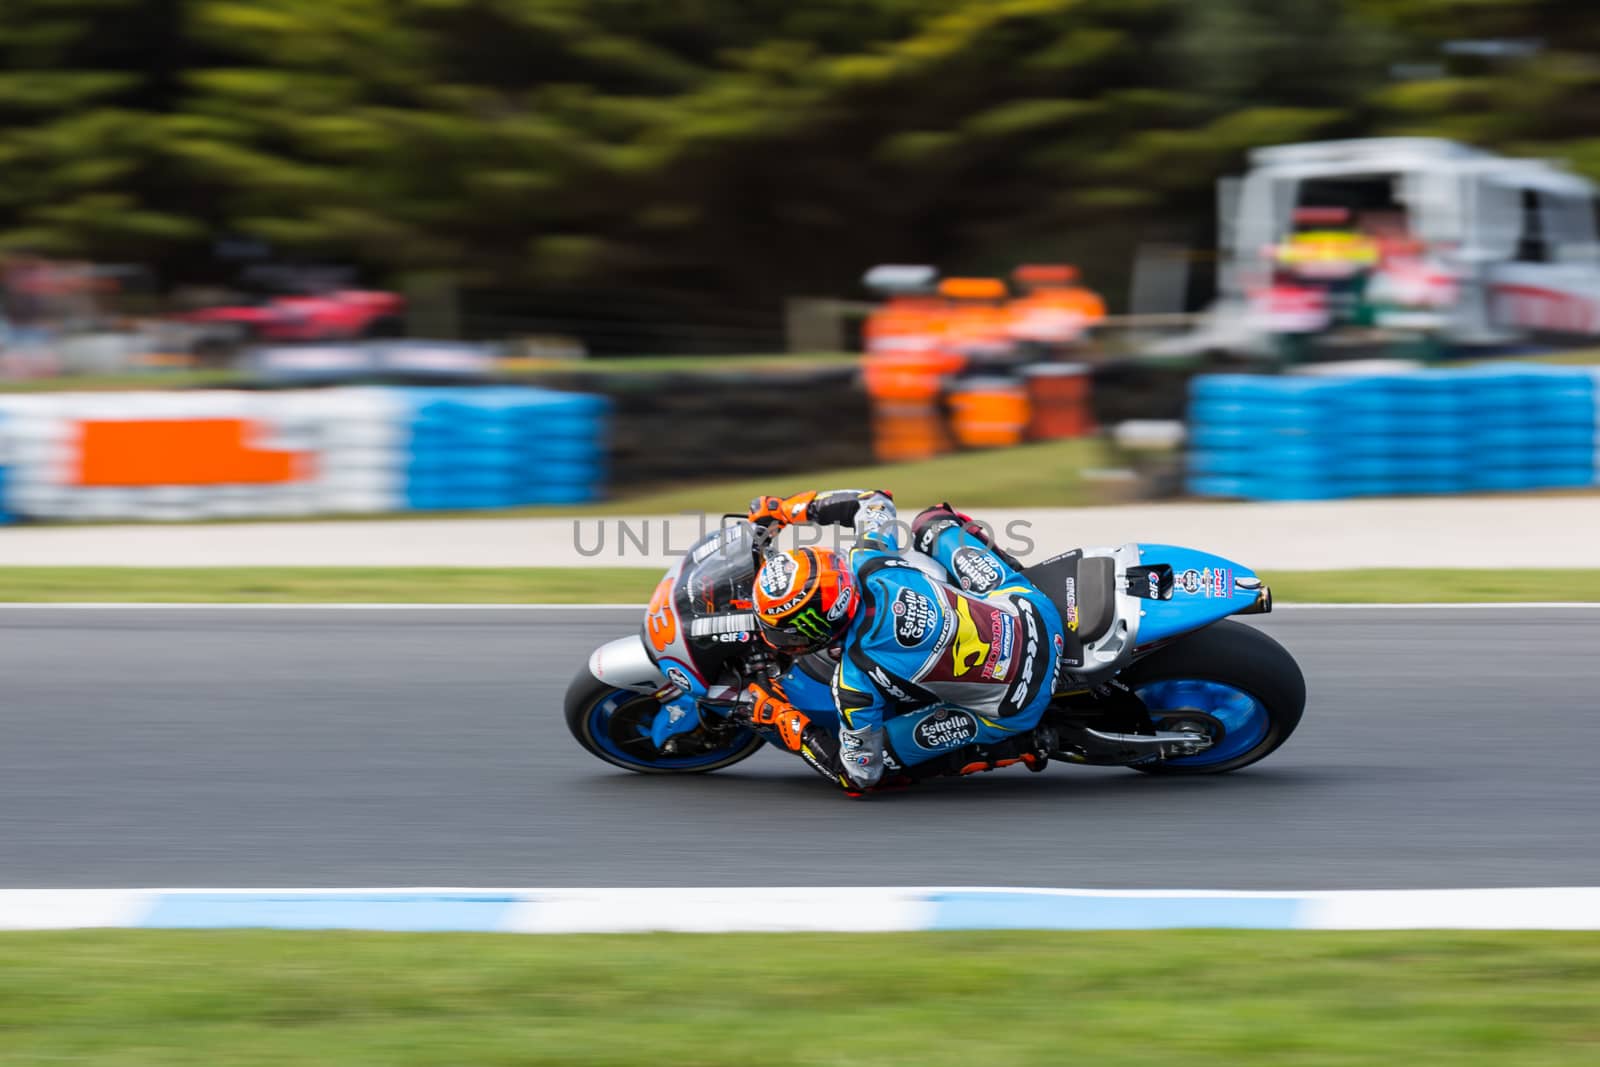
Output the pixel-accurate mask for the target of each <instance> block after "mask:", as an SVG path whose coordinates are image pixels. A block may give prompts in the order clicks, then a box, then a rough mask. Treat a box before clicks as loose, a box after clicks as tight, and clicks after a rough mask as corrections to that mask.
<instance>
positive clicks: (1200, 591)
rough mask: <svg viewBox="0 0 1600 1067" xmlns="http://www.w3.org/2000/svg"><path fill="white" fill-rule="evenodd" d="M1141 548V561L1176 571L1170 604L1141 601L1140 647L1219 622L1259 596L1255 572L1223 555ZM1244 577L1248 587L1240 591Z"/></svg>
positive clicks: (1164, 547) (1165, 547) (1180, 548)
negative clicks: (1163, 564) (1162, 565)
mask: <svg viewBox="0 0 1600 1067" xmlns="http://www.w3.org/2000/svg"><path fill="white" fill-rule="evenodd" d="M1138 548H1139V563H1140V564H1141V565H1142V566H1146V567H1154V566H1156V565H1158V564H1162V563H1165V564H1166V565H1167V566H1169V567H1171V568H1172V579H1173V581H1172V599H1171V600H1140V601H1139V607H1140V609H1141V610H1142V611H1143V612H1144V615H1143V617H1142V618H1140V620H1139V635H1138V645H1139V647H1143V646H1145V645H1153V644H1156V643H1157V642H1159V641H1165V640H1167V639H1169V638H1173V637H1177V636H1179V635H1181V634H1186V633H1188V632H1190V631H1191V630H1198V629H1200V628H1201V627H1202V626H1209V625H1211V624H1212V623H1214V622H1216V621H1218V620H1219V619H1225V618H1227V617H1228V616H1229V615H1232V614H1234V613H1236V612H1239V611H1243V610H1244V609H1245V608H1248V607H1250V606H1251V605H1253V604H1255V602H1256V599H1257V597H1258V596H1259V595H1260V579H1259V578H1257V577H1256V572H1255V571H1253V570H1251V569H1250V568H1249V567H1246V566H1243V565H1242V564H1239V563H1235V562H1233V560H1231V559H1224V558H1223V557H1222V556H1214V555H1212V554H1211V553H1209V552H1202V551H1200V550H1199V549H1196V548H1184V547H1183V546H1181V545H1146V544H1141V545H1139V546H1138ZM1241 579H1243V580H1244V581H1245V582H1246V584H1247V585H1248V586H1249V587H1248V588H1244V587H1241V586H1240V584H1239V582H1240V580H1241Z"/></svg>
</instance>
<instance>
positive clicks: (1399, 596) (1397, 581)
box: [1262, 568, 1600, 604]
mask: <svg viewBox="0 0 1600 1067" xmlns="http://www.w3.org/2000/svg"><path fill="white" fill-rule="evenodd" d="M1262 577H1263V578H1264V579H1265V580H1266V581H1267V583H1268V584H1269V585H1271V586H1272V596H1273V599H1274V600H1275V601H1277V602H1278V603H1280V604H1288V603H1292V602H1294V601H1296V600H1298V601H1302V602H1321V603H1329V604H1374V603H1377V604H1381V603H1413V604H1414V603H1427V602H1434V601H1437V602H1441V603H1451V604H1455V603H1473V602H1493V601H1500V602H1506V601H1519V600H1521V601H1530V600H1537V601H1587V602H1594V601H1600V570H1570V569H1564V568H1552V569H1551V570H1547V571H1524V570H1498V569H1496V570H1457V569H1439V570H1416V569H1410V568H1398V569H1393V570H1384V569H1378V568H1372V569H1366V570H1353V571H1275V572H1271V573H1266V574H1263V575H1262Z"/></svg>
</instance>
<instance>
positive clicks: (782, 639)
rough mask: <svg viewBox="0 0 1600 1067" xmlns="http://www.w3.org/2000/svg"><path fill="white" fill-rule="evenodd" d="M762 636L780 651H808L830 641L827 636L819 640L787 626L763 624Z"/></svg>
mask: <svg viewBox="0 0 1600 1067" xmlns="http://www.w3.org/2000/svg"><path fill="white" fill-rule="evenodd" d="M761 636H762V637H763V638H765V639H766V642H767V644H769V645H771V646H772V647H773V648H775V649H777V650H778V651H780V652H807V651H810V650H811V649H813V648H820V647H822V646H823V645H825V644H827V643H828V642H827V639H826V638H824V639H821V640H818V639H817V638H814V637H807V636H806V635H805V634H802V633H798V632H796V631H794V630H791V629H788V628H787V627H783V628H780V627H776V626H763V627H761Z"/></svg>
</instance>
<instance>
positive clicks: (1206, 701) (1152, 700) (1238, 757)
mask: <svg viewBox="0 0 1600 1067" xmlns="http://www.w3.org/2000/svg"><path fill="white" fill-rule="evenodd" d="M1121 680H1122V681H1124V682H1126V683H1127V684H1128V685H1129V686H1130V687H1131V688H1132V689H1133V691H1134V692H1135V693H1137V694H1138V695H1139V698H1140V699H1141V700H1143V701H1144V703H1145V707H1146V708H1148V709H1149V711H1150V717H1151V718H1152V719H1154V720H1155V722H1156V726H1157V727H1158V728H1160V729H1182V728H1185V727H1189V728H1194V729H1197V730H1204V731H1205V732H1207V733H1210V734H1211V735H1212V736H1213V737H1215V738H1216V739H1217V740H1216V743H1215V744H1214V745H1213V746H1212V747H1211V748H1209V749H1207V750H1206V751H1205V752H1202V753H1200V754H1199V755H1195V756H1184V757H1182V758H1179V759H1171V760H1165V761H1161V762H1156V763H1146V764H1139V765H1137V766H1135V767H1134V770H1137V771H1142V772H1144V773H1145V774H1223V773H1226V772H1228V771H1236V770H1238V769H1239V768H1241V767H1247V766H1249V765H1250V764H1252V763H1255V762H1256V761H1257V760H1260V759H1264V758H1265V757H1266V756H1268V755H1270V754H1271V753H1272V752H1273V751H1275V750H1276V749H1277V748H1278V747H1279V746H1280V745H1282V744H1283V743H1284V742H1285V741H1287V740H1288V739H1289V735H1290V734H1292V733H1294V730H1295V727H1296V726H1299V725H1300V718H1301V716H1302V715H1303V714H1304V713H1305V707H1306V680H1305V676H1304V675H1302V674H1301V673H1300V666H1299V664H1297V663H1296V662H1295V660H1294V656H1292V655H1290V654H1289V651H1288V649H1286V648H1284V647H1283V646H1282V645H1280V644H1278V642H1277V641H1275V640H1273V639H1272V638H1271V637H1269V636H1268V635H1267V634H1265V633H1263V632H1261V631H1260V630H1258V629H1256V628H1255V627H1253V626H1247V625H1245V624H1244V623H1242V622H1235V621H1233V620H1231V619H1225V620H1223V621H1221V622H1218V623H1214V624H1213V625H1211V626H1208V627H1206V628H1205V629H1204V630H1198V631H1196V632H1195V633H1192V634H1189V635H1188V636H1186V637H1183V638H1181V639H1180V640H1178V641H1175V642H1174V643H1173V644H1171V645H1169V646H1167V647H1166V648H1163V649H1161V650H1160V651H1158V652H1154V653H1152V654H1151V655H1149V656H1148V657H1146V658H1145V659H1142V660H1140V661H1139V662H1138V663H1135V664H1134V665H1133V666H1132V667H1130V668H1129V669H1128V670H1126V671H1124V672H1123V674H1122V675H1121Z"/></svg>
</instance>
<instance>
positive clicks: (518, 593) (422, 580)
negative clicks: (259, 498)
mask: <svg viewBox="0 0 1600 1067" xmlns="http://www.w3.org/2000/svg"><path fill="white" fill-rule="evenodd" d="M1265 577H1266V579H1267V581H1268V582H1269V583H1270V584H1271V586H1272V591H1273V596H1274V599H1275V600H1276V601H1277V602H1278V603H1280V604H1290V603H1294V602H1296V601H1299V602H1302V603H1307V602H1320V603H1333V604H1371V603H1413V604H1415V603H1431V602H1443V603H1471V602H1501V603H1505V602H1513V601H1585V602H1600V570H1556V571H1505V570H1470V571H1467V570H1442V569H1441V570H1404V569H1400V570H1352V571H1279V572H1276V573H1269V574H1266V575H1265ZM660 578H661V571H660V570H658V569H656V568H654V567H616V568H612V567H596V568H592V569H587V570H585V569H579V568H569V567H522V568H519V567H503V568H494V567H484V568H468V567H166V568H143V567H0V601H11V602H31V603H50V602H55V603H63V602H72V601H96V602H106V603H113V602H140V601H146V602H161V601H167V602H183V603H197V604H212V603H228V602H235V601H254V602H260V603H281V604H294V603H340V602H348V603H389V604H458V603H459V604H530V603H545V604H643V603H644V602H645V601H646V600H648V599H649V598H650V592H651V590H653V589H654V588H655V585H656V582H657V581H659V580H660Z"/></svg>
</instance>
